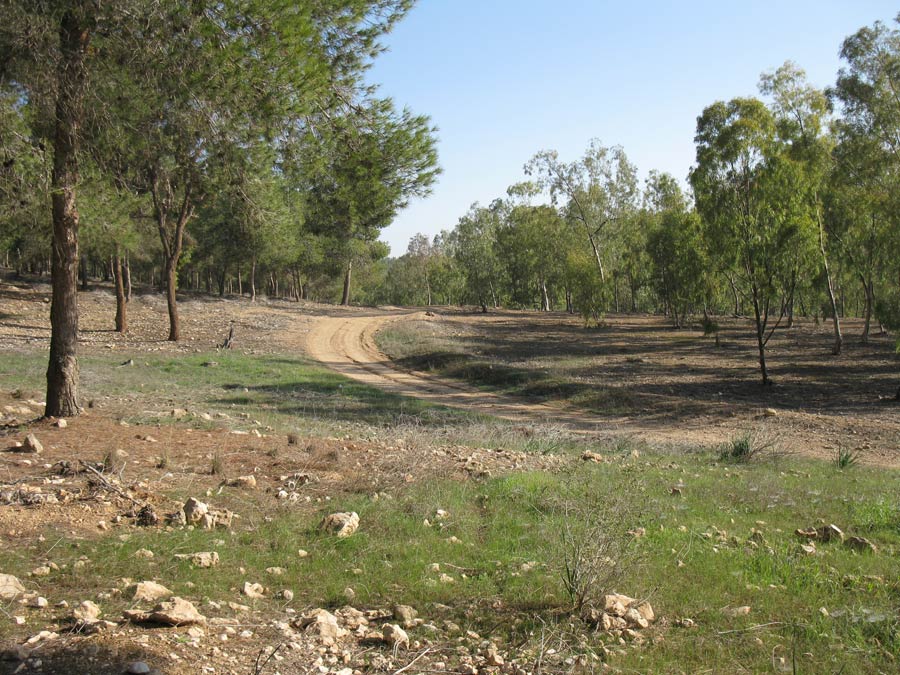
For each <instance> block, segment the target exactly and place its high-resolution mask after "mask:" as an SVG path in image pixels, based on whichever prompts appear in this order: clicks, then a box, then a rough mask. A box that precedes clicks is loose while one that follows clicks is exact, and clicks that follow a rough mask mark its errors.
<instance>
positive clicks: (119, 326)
mask: <svg viewBox="0 0 900 675" xmlns="http://www.w3.org/2000/svg"><path fill="white" fill-rule="evenodd" d="M113 276H114V277H115V281H116V332H118V333H124V332H125V331H126V330H128V317H127V314H126V310H125V280H124V279H123V278H122V258H120V257H119V255H118V253H117V254H116V255H114V256H113Z"/></svg>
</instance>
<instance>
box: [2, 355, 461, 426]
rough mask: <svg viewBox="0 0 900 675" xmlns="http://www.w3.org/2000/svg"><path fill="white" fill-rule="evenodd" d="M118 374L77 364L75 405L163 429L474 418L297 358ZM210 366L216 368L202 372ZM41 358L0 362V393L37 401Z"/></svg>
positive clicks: (114, 364) (194, 360) (159, 365)
mask: <svg viewBox="0 0 900 675" xmlns="http://www.w3.org/2000/svg"><path fill="white" fill-rule="evenodd" d="M134 361H135V364H134V365H133V366H120V364H121V362H122V356H121V354H119V355H116V356H96V355H85V356H82V357H80V359H79V364H80V368H81V390H80V391H81V399H82V404H83V405H84V404H87V403H89V402H92V403H93V405H94V406H95V407H97V408H101V409H103V408H107V409H110V410H111V411H113V412H118V411H120V410H121V411H122V416H123V418H124V419H126V421H129V422H143V423H148V422H154V423H160V422H162V423H165V422H167V421H172V417H171V416H170V415H169V414H168V413H169V411H170V410H172V409H174V408H184V409H187V410H189V411H190V412H191V413H194V414H197V415H199V414H200V413H202V412H224V413H226V414H229V415H237V414H239V413H241V412H244V413H245V414H246V411H247V410H252V411H253V418H254V419H256V420H259V421H260V422H262V423H264V424H270V425H272V426H274V427H277V428H295V427H298V426H300V427H302V428H307V429H308V428H310V427H314V426H316V423H317V422H318V423H321V425H322V426H326V427H327V426H328V425H329V423H330V422H333V421H335V420H341V421H342V422H343V423H345V424H352V423H360V424H367V425H382V426H383V425H393V424H397V423H404V422H415V423H416V424H421V425H446V424H453V423H460V422H462V421H471V420H472V419H473V416H471V415H466V414H465V413H461V412H458V411H455V410H450V409H447V408H442V407H439V406H434V405H431V404H429V403H424V402H421V401H418V400H416V399H410V398H406V397H403V396H399V395H396V394H391V393H387V392H384V391H381V390H379V389H375V388H373V387H370V386H367V385H364V384H361V383H358V382H355V381H353V380H350V379H348V378H345V377H343V376H341V375H339V374H337V373H334V372H333V371H330V370H328V369H327V368H325V367H323V366H321V365H318V364H317V363H316V362H314V361H311V360H309V359H306V358H302V357H287V356H279V355H276V356H259V355H244V354H240V353H237V352H231V353H216V352H211V353H206V354H193V355H190V356H178V357H172V356H153V355H146V354H145V355H140V356H138V357H135V359H134ZM210 361H214V362H216V363H217V364H218V365H217V366H215V367H209V366H205V365H204V364H205V363H209V362H210ZM45 369H46V355H45V354H43V353H7V354H4V355H3V358H2V359H0V387H2V388H3V389H6V390H10V391H11V390H13V389H23V390H24V391H26V392H28V395H29V396H33V397H36V398H39V399H42V398H43V394H42V391H43V388H44V386H45V385H44V371H45Z"/></svg>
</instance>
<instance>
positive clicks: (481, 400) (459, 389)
mask: <svg viewBox="0 0 900 675" xmlns="http://www.w3.org/2000/svg"><path fill="white" fill-rule="evenodd" d="M424 315H425V314H424V312H410V311H402V310H398V311H394V312H391V313H378V314H366V315H362V316H360V315H354V316H325V317H321V318H319V319H318V320H317V321H316V323H315V325H314V326H313V327H312V329H311V330H310V332H309V334H308V336H307V343H306V350H307V353H308V354H309V355H310V356H311V357H312V358H314V359H316V360H318V361H321V362H322V363H323V364H325V365H326V366H328V367H329V368H332V369H333V370H336V371H337V372H339V373H341V374H342V375H345V376H347V377H350V378H353V379H354V380H358V381H360V382H364V383H365V384H368V385H371V386H373V387H378V388H379V389H383V390H385V391H389V392H392V393H395V394H401V395H403V396H410V397H413V398H418V399H421V400H424V401H428V402H430V403H434V404H436V405H443V406H448V407H452V408H461V409H463V410H467V411H469V412H474V413H480V414H484V415H491V416H493V417H499V418H501V419H505V420H511V421H517V422H522V423H553V424H562V425H565V426H566V427H568V428H570V429H571V430H573V431H579V432H599V431H601V430H602V428H603V427H607V428H608V427H609V421H608V420H600V419H598V418H593V417H591V416H590V415H587V414H580V413H573V412H571V411H564V410H562V409H561V408H558V407H555V406H552V405H547V404H542V403H528V402H523V401H521V400H518V399H515V398H512V397H509V396H503V395H501V394H494V393H490V392H486V391H483V390H480V389H477V388H475V387H471V386H467V385H465V384H462V383H458V382H450V381H447V380H443V379H440V378H436V377H433V376H430V375H428V374H427V373H423V372H418V371H409V370H404V369H402V368H400V367H398V366H397V365H396V364H395V363H394V362H393V361H391V359H390V358H388V356H387V355H385V354H384V353H383V352H382V351H381V350H380V349H379V348H378V345H377V344H376V342H375V334H376V333H377V332H378V331H379V330H380V329H381V328H383V327H384V326H385V325H387V324H388V323H391V322H393V321H398V320H401V319H413V318H421V317H423V316H424Z"/></svg>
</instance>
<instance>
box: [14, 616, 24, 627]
mask: <svg viewBox="0 0 900 675" xmlns="http://www.w3.org/2000/svg"><path fill="white" fill-rule="evenodd" d="M13 623H14V624H16V625H17V626H24V625H25V617H24V616H14V617H13Z"/></svg>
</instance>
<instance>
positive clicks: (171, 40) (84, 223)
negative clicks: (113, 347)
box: [0, 0, 439, 416]
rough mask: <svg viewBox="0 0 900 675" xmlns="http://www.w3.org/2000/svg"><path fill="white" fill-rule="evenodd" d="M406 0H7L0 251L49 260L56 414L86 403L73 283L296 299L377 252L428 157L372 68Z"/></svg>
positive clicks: (51, 409) (124, 297)
mask: <svg viewBox="0 0 900 675" xmlns="http://www.w3.org/2000/svg"><path fill="white" fill-rule="evenodd" d="M412 5H413V0H311V1H308V2H301V3H296V2H288V1H286V0H217V1H216V2H206V1H203V0H191V1H190V2H184V1H182V0H155V1H154V2H144V1H143V0H102V1H101V0H28V1H25V0H0V16H3V18H4V19H3V22H2V26H0V250H2V251H3V252H4V258H5V262H6V263H7V265H9V266H12V267H14V268H15V269H16V271H18V272H20V273H26V272H33V273H38V274H45V273H47V272H49V273H50V275H51V280H52V304H51V342H50V358H49V365H48V370H47V382H48V388H47V407H46V414H47V415H48V416H71V415H75V414H78V412H79V406H78V398H77V382H78V365H77V359H76V345H77V333H78V309H77V285H78V274H79V270H80V271H81V277H82V281H83V282H84V281H86V280H87V278H88V276H89V275H90V274H100V275H101V276H105V277H108V278H110V279H112V280H114V282H115V288H116V296H117V303H116V306H117V309H116V316H115V326H116V329H117V330H119V331H122V332H124V331H126V330H127V301H128V298H129V293H130V288H131V283H132V280H137V281H142V282H144V283H149V284H151V285H154V286H158V287H159V288H161V289H162V290H163V291H164V292H165V294H166V298H167V306H168V315H169V339H170V340H178V339H179V316H178V303H177V291H178V289H179V288H181V289H184V288H197V289H201V288H205V289H207V290H213V289H216V290H218V291H219V292H220V293H224V292H225V291H226V288H227V289H230V290H233V289H235V288H237V289H238V290H241V291H243V290H244V289H245V288H246V290H247V292H248V293H249V294H250V296H251V297H255V295H256V292H257V288H258V287H259V285H260V284H262V285H264V286H267V287H268V289H269V292H270V293H273V294H276V295H277V294H281V293H284V292H285V291H286V290H287V291H288V292H289V293H291V294H293V295H294V296H295V297H301V296H303V295H304V294H308V293H310V292H312V293H322V292H324V291H325V290H326V289H327V288H328V287H329V286H330V285H331V284H332V283H333V281H334V280H335V279H339V280H340V283H342V286H343V288H342V301H343V302H344V303H348V302H349V301H350V297H351V279H352V277H351V274H352V271H353V269H354V266H357V267H358V266H359V265H360V264H361V263H370V262H371V261H372V260H377V259H380V258H383V257H384V256H385V255H386V254H387V248H386V247H385V245H384V244H382V243H380V242H378V240H377V239H378V235H379V233H380V231H381V229H382V228H384V227H385V226H386V225H387V224H389V223H390V222H391V220H392V219H393V217H394V215H395V214H396V213H397V211H398V210H400V209H401V208H403V207H404V206H405V204H406V203H407V201H408V200H409V199H410V198H411V197H413V196H424V195H426V194H428V193H429V191H430V189H431V186H432V185H433V183H434V181H435V178H436V176H437V175H438V173H439V168H438V165H437V153H436V147H435V146H436V141H435V129H434V128H433V127H432V126H431V123H430V121H429V119H428V118H427V117H425V116H423V115H417V114H414V113H413V112H411V111H409V110H407V109H399V108H398V107H397V106H396V104H395V103H394V102H393V101H392V100H391V99H389V98H385V97H382V96H380V95H379V93H378V90H377V89H376V88H375V87H374V86H372V85H371V84H369V83H368V82H367V80H366V77H365V75H366V71H367V69H368V68H369V66H370V64H371V63H372V61H373V59H374V58H376V57H377V56H378V54H379V53H381V52H382V51H383V46H382V44H381V42H380V40H381V38H382V37H383V36H384V35H385V34H387V33H388V32H389V31H390V30H391V29H392V28H393V27H394V26H395V25H396V23H397V22H398V21H400V20H401V19H402V18H403V17H404V15H405V14H406V13H407V12H408V11H409V10H410V8H411V7H412Z"/></svg>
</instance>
